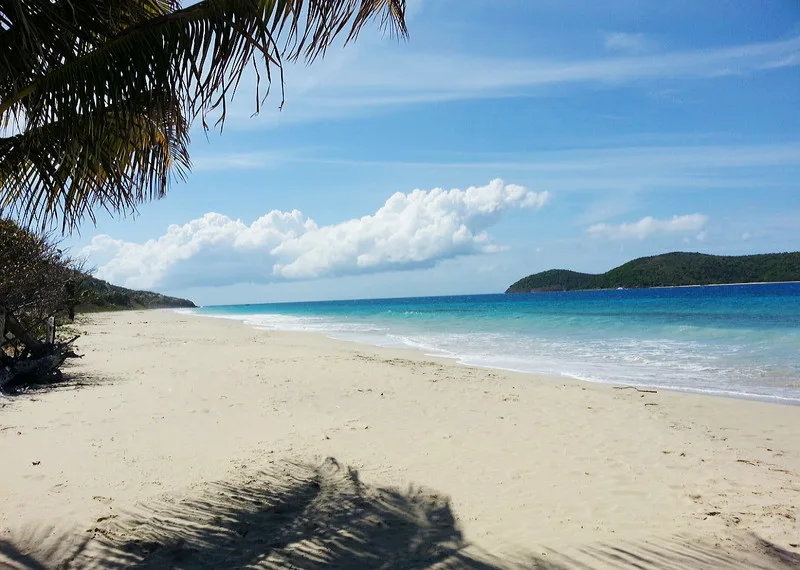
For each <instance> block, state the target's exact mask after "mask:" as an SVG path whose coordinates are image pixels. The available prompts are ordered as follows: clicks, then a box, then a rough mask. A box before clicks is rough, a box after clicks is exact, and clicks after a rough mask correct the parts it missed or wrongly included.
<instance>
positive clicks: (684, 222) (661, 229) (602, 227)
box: [586, 214, 708, 240]
mask: <svg viewBox="0 0 800 570" xmlns="http://www.w3.org/2000/svg"><path fill="white" fill-rule="evenodd" d="M706 222H708V216H705V215H703V214H686V215H684V216H672V217H671V218H667V219H665V220H659V219H656V218H654V217H652V216H647V217H645V218H642V219H641V220H639V221H637V222H632V223H623V224H619V225H611V224H595V225H593V226H590V227H589V228H587V230H586V233H588V234H589V235H591V236H595V237H601V238H606V239H611V240H623V239H639V240H643V239H646V238H648V237H651V236H653V235H659V234H687V233H694V232H697V231H699V230H701V229H702V228H703V226H705V225H706ZM698 239H701V238H700V236H698Z"/></svg>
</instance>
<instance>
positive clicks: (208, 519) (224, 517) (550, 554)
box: [0, 458, 800, 570]
mask: <svg viewBox="0 0 800 570" xmlns="http://www.w3.org/2000/svg"><path fill="white" fill-rule="evenodd" d="M231 479H232V480H231V481H228V482H218V483H207V484H202V485H199V486H197V487H195V488H193V489H190V490H189V492H188V494H187V495H186V496H176V495H166V496H162V497H160V498H158V499H156V500H154V501H152V502H149V503H146V504H142V505H139V506H137V507H135V508H134V509H132V510H130V511H127V512H114V513H112V512H111V511H109V514H108V515H107V516H104V517H100V519H98V521H97V523H96V524H95V525H94V526H92V528H89V529H85V532H82V533H67V534H64V533H54V532H52V531H47V532H44V531H39V532H30V533H28V535H26V536H17V537H15V538H16V540H14V541H13V542H12V541H11V540H0V566H2V565H3V563H4V562H5V564H7V565H8V566H9V567H10V568H15V569H25V570H45V569H51V568H64V569H72V568H81V569H83V568H86V569H90V570H92V569H96V570H101V569H122V568H141V569H161V568H180V569H185V570H202V569H212V568H214V569H217V568H262V569H278V568H280V569H285V568H292V569H296V570H323V569H333V568H342V569H354V570H358V569H372V568H381V569H394V568H399V569H407V570H417V569H420V570H421V569H423V568H430V569H441V570H455V569H464V570H517V569H523V568H531V569H540V570H566V569H571V568H583V569H591V568H649V569H662V568H663V569H667V568H791V567H794V566H796V565H798V564H800V557H796V555H794V554H792V553H789V552H786V551H784V550H781V549H777V547H774V545H770V544H769V543H763V545H762V548H763V549H764V550H765V552H766V550H767V549H773V550H771V552H770V553H769V556H768V557H767V558H764V560H768V561H769V564H767V565H763V566H759V565H754V564H752V563H747V564H741V558H739V557H736V558H732V557H730V556H726V555H725V554H721V553H720V552H719V551H718V550H716V549H715V548H714V546H713V545H707V546H706V545H703V544H701V543H698V542H697V541H691V540H689V539H679V538H678V539H668V540H663V541H660V542H652V541H650V542H647V543H644V544H636V545H631V544H627V545H625V544H623V545H599V546H597V547H587V548H583V549H577V550H575V551H574V552H571V553H569V554H567V553H558V552H555V551H552V550H542V549H539V550H537V551H535V553H528V554H521V555H519V556H517V557H515V558H514V559H511V560H510V559H507V558H506V559H503V560H499V559H496V558H493V557H490V556H489V555H487V554H485V553H483V552H481V551H480V550H479V549H477V548H475V547H473V546H470V545H469V544H468V543H467V541H466V540H465V538H464V536H463V535H462V533H461V531H460V530H459V528H458V524H457V521H456V518H455V515H454V514H453V511H452V509H451V507H450V504H449V502H448V500H447V499H446V498H445V497H442V496H440V495H438V494H437V493H435V492H432V491H429V490H425V489H421V488H409V489H408V490H407V491H405V492H400V491H397V490H394V489H385V488H377V487H373V486H369V485H365V484H364V483H363V482H361V481H360V479H359V477H358V474H357V472H356V471H354V470H353V469H349V468H346V467H342V466H340V465H339V464H338V463H337V462H336V461H335V460H334V459H331V458H329V459H327V460H326V461H325V462H324V463H323V464H322V465H319V466H312V465H306V464H295V463H285V464H273V465H271V467H270V469H266V470H261V471H257V472H254V471H249V470H246V469H243V470H241V471H240V473H238V474H237V475H236V476H235V477H232V478H231Z"/></svg>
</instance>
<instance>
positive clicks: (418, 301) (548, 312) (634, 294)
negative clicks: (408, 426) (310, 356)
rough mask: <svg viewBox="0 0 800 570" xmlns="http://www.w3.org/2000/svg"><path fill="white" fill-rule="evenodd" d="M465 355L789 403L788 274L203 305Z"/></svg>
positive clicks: (487, 362)
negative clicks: (771, 280)
mask: <svg viewBox="0 0 800 570" xmlns="http://www.w3.org/2000/svg"><path fill="white" fill-rule="evenodd" d="M195 312H196V313H198V314H203V315H208V316H220V317H227V318H235V319H240V320H243V321H246V322H248V323H250V324H252V325H254V326H257V327H259V328H265V329H273V330H305V331H317V332H323V333H325V334H327V335H329V336H331V337H335V338H341V339H347V340H355V341H359V342H365V343H370V344H376V345H381V346H395V347H412V348H418V349H422V350H423V351H425V352H426V353H429V354H434V355H438V356H448V357H453V358H456V359H458V360H459V361H460V362H463V363H465V364H471V365H479V366H489V367H495V368H505V369H509V370H517V371H522V372H536V373H546V374H554V375H563V376H568V377H573V378H578V379H583V380H590V381H598V382H612V383H616V384H623V383H624V384H637V385H646V386H656V387H662V388H674V389H681V390H689V391H699V392H711V393H718V394H725V395H737V396H745V397H757V398H767V399H773V400H780V401H784V402H787V403H789V402H791V403H800V283H779V284H766V285H724V286H713V287H683V288H664V289H628V290H617V291H576V292H565V293H533V294H527V295H467V296H456V297H423V298H407V299H367V300H356V301H326V302H313V303H311V302H309V303H280V304H263V305H231V306H216V307H204V308H202V309H197V310H195Z"/></svg>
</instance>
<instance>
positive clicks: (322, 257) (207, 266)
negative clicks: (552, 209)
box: [81, 179, 550, 288]
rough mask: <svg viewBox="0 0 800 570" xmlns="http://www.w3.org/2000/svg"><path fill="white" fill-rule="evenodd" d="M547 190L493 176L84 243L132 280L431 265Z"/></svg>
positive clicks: (541, 199) (481, 242) (470, 246)
mask: <svg viewBox="0 0 800 570" xmlns="http://www.w3.org/2000/svg"><path fill="white" fill-rule="evenodd" d="M549 199H550V194H549V193H548V192H532V191H530V190H527V189H526V188H524V187H522V186H517V185H514V184H505V183H504V182H503V181H502V180H500V179H496V180H493V181H491V182H490V183H489V184H487V185H486V186H480V187H470V188H467V189H466V190H459V189H453V190H449V191H447V190H443V189H440V188H436V189H433V190H430V191H423V190H414V191H412V192H410V193H408V194H402V193H400V192H398V193H396V194H394V195H393V196H391V197H390V198H389V199H388V200H387V201H386V203H385V204H384V205H383V206H382V207H381V208H380V209H379V210H378V211H377V212H376V213H375V214H372V215H367V216H363V217H361V218H354V219H350V220H347V221H344V222H341V223H337V224H332V225H328V226H318V225H317V224H316V223H315V222H314V220H312V219H311V218H309V217H307V216H306V215H305V214H303V213H302V212H300V211H298V210H293V211H291V212H280V211H277V210H274V211H272V212H270V213H268V214H266V215H265V216H262V217H260V218H258V219H257V220H256V221H254V222H253V223H252V224H250V225H249V226H248V225H246V224H245V223H243V222H242V221H240V220H232V219H230V218H228V217H227V216H224V215H222V214H217V213H208V214H206V215H204V216H203V217H202V218H199V219H196V220H192V221H190V222H189V223H186V224H184V225H182V226H178V225H172V226H170V227H169V228H168V229H167V232H166V233H165V234H164V235H163V236H161V237H159V238H157V239H152V240H149V241H147V242H145V243H131V242H123V241H121V240H116V239H113V238H111V237H109V236H107V235H98V236H95V237H94V238H93V239H92V242H91V244H90V245H88V246H86V247H85V248H84V249H83V251H82V252H81V254H82V255H85V256H87V257H89V259H90V261H92V262H94V263H98V264H99V269H98V271H97V276H98V277H100V278H101V279H106V280H108V281H111V282H113V283H118V284H121V285H125V286H127V287H134V288H152V287H167V288H176V287H191V286H209V285H210V286H213V285H229V284H232V283H248V282H249V283H268V282H275V281H282V280H293V279H294V280H297V279H300V280H308V279H315V278H319V277H335V276H340V275H348V274H359V273H377V272H381V271H390V270H401V269H414V268H419V267H431V266H433V265H436V264H437V263H438V262H440V261H442V260H445V259H450V258H454V257H458V256H462V255H473V254H481V253H492V252H495V251H499V250H500V248H499V247H498V246H497V245H495V244H494V243H492V239H491V237H490V236H489V234H488V233H487V231H486V230H487V228H489V227H490V226H492V225H493V224H495V223H496V222H497V221H498V220H499V218H500V216H501V215H502V213H503V212H504V211H506V210H510V209H519V208H530V209H539V208H542V207H543V206H544V205H545V204H547V202H548V201H549Z"/></svg>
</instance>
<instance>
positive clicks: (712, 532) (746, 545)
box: [0, 311, 800, 569]
mask: <svg viewBox="0 0 800 570" xmlns="http://www.w3.org/2000/svg"><path fill="white" fill-rule="evenodd" d="M83 320H84V322H82V324H80V325H79V326H78V329H79V332H83V333H85V334H84V336H83V337H82V338H81V339H79V341H78V343H77V351H78V352H79V353H80V354H82V355H83V358H82V359H80V360H75V361H73V363H72V364H71V365H70V367H69V368H68V369H67V375H68V376H69V377H70V378H72V381H71V382H70V383H67V384H65V386H64V387H61V388H57V389H51V390H47V391H36V392H31V393H28V394H24V395H21V396H16V397H5V398H2V399H0V405H2V409H0V457H2V458H3V461H2V468H0V485H1V486H2V488H3V493H2V494H0V545H2V546H0V566H2V564H6V565H8V566H9V567H11V568H36V567H39V568H50V567H58V565H59V564H60V565H62V566H63V567H68V568H92V567H95V568H106V567H125V565H135V564H140V565H142V566H144V567H152V568H158V567H165V566H177V567H184V568H206V567H208V568H215V567H243V566H248V567H257V568H286V567H294V568H326V567H335V568H374V567H378V568H380V567H385V568H428V567H431V568H484V569H485V568H532V567H541V568H576V567H578V568H580V567H583V568H642V567H644V568H791V567H797V566H798V565H800V546H798V543H800V521H798V517H800V408H798V407H797V406H790V405H780V404H776V403H766V402H758V401H750V400H744V399H733V398H720V397H713V396H708V395H697V394H684V393H677V392H669V391H664V390H660V389H659V390H649V389H642V388H638V389H637V388H634V387H630V386H626V385H625V384H619V385H614V384H608V385H605V384H594V383H588V382H580V381H577V380H570V379H565V378H559V377H544V376H535V375H530V374H521V373H514V372H507V371H502V370H496V369H489V368H477V367H468V366H462V365H459V364H457V363H455V362H454V361H452V360H447V359H442V358H434V357H430V356H426V355H425V354H424V353H422V352H417V351H413V350H401V349H388V348H379V347H374V346H368V345H362V344H357V343H354V342H345V341H341V340H333V339H330V338H326V337H325V336H323V335H320V334H313V333H303V332H281V331H263V330H256V329H254V328H252V327H249V326H247V325H244V324H242V323H240V322H236V321H233V320H224V319H213V318H204V317H197V316H192V315H186V314H178V313H174V312H170V311H145V312H120V313H108V314H98V315H91V316H87V317H83ZM3 557H5V559H4V558H3ZM34 564H39V566H35V565H34ZM115 564H116V566H115Z"/></svg>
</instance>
